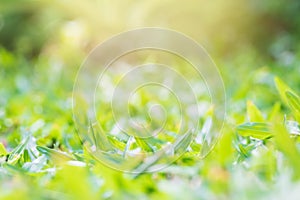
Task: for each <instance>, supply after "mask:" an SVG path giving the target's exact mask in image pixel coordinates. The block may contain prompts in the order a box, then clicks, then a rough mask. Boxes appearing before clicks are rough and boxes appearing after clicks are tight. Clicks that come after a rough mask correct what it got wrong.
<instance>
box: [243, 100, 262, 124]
mask: <svg viewBox="0 0 300 200" xmlns="http://www.w3.org/2000/svg"><path fill="white" fill-rule="evenodd" d="M247 115H248V119H249V121H250V122H264V121H265V120H264V117H263V115H262V113H261V112H260V110H259V109H258V108H257V107H256V106H255V105H254V103H253V102H252V101H247Z"/></svg>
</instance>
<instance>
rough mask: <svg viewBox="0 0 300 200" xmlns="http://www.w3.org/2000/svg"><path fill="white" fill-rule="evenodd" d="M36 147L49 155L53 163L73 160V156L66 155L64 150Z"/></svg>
mask: <svg viewBox="0 0 300 200" xmlns="http://www.w3.org/2000/svg"><path fill="white" fill-rule="evenodd" d="M36 149H37V150H38V151H39V152H40V153H42V154H44V155H46V156H47V157H49V158H50V159H51V160H52V161H53V162H54V163H55V164H61V163H64V162H67V161H70V160H74V158H73V157H72V156H70V155H68V154H67V153H65V152H62V151H57V150H54V149H49V148H47V147H42V146H37V147H36Z"/></svg>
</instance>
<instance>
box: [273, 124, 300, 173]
mask: <svg viewBox="0 0 300 200" xmlns="http://www.w3.org/2000/svg"><path fill="white" fill-rule="evenodd" d="M273 131H274V138H275V144H276V146H277V148H278V149H279V150H280V151H281V152H282V153H283V154H284V155H285V156H286V157H287V159H288V160H289V162H290V164H291V165H292V167H293V171H294V178H296V179H300V171H299V168H300V159H299V158H300V153H299V151H298V149H297V147H296V144H295V142H294V141H293V140H292V139H291V137H290V134H289V133H288V132H287V129H286V127H285V126H284V125H283V124H281V123H274V127H273Z"/></svg>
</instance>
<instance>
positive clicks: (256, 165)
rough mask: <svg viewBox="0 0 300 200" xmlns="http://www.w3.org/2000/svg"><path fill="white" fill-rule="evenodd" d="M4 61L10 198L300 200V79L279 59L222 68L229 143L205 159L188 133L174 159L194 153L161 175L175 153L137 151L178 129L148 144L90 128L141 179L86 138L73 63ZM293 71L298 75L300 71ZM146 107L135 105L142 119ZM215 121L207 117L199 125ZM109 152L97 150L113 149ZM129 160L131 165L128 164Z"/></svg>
mask: <svg viewBox="0 0 300 200" xmlns="http://www.w3.org/2000/svg"><path fill="white" fill-rule="evenodd" d="M237 60H238V58H237ZM0 65H1V66H3V67H1V68H0V79H1V80H2V81H1V87H0V185H1V187H0V197H1V199H21V198H22V199H120V198H122V199H285V198H289V199H297V197H299V195H300V194H299V191H300V190H299V189H300V185H299V179H300V170H299V168H300V160H299V157H300V152H299V147H300V146H299V137H298V136H299V134H300V125H299V123H300V98H299V96H298V94H299V91H295V90H293V89H291V88H293V87H294V88H296V89H297V87H295V86H297V85H299V79H297V76H296V77H294V78H292V79H291V80H286V81H288V82H289V83H290V84H291V85H292V87H289V86H288V84H287V83H285V82H284V81H283V80H281V79H280V78H278V77H277V76H276V74H277V75H281V74H284V73H283V72H284V70H285V69H281V68H280V67H276V62H275V63H272V65H274V66H273V67H272V68H271V67H261V68H257V69H255V70H254V71H252V72H251V73H248V72H242V73H241V72H238V73H241V74H243V75H242V77H232V76H231V72H230V71H231V70H235V68H233V69H230V68H229V70H228V71H225V70H224V71H222V74H223V77H224V80H225V85H226V90H227V91H226V92H227V95H228V96H229V98H228V108H227V110H228V111H227V118H226V122H225V125H224V129H223V130H224V132H223V135H222V137H221V139H220V140H219V142H218V143H217V145H216V147H215V148H214V150H213V151H212V152H211V153H210V154H209V155H208V156H207V157H205V158H204V159H201V158H200V157H199V156H197V155H198V154H199V150H200V149H201V148H203V146H204V145H205V144H203V143H201V142H199V143H193V144H192V145H190V144H189V142H186V141H189V137H190V136H191V135H192V134H188V135H186V137H179V140H180V141H179V142H178V145H177V146H176V147H175V149H173V151H174V152H173V154H174V156H175V155H176V151H178V152H182V151H185V150H186V149H187V151H186V153H184V154H183V155H182V156H180V157H179V158H178V159H175V161H174V162H172V163H171V164H170V165H169V166H168V167H166V168H163V169H161V170H160V171H157V172H154V173H144V172H145V171H147V170H149V169H151V168H152V169H153V168H155V167H157V166H159V164H160V163H161V162H165V161H166V160H168V159H169V158H168V156H166V155H165V154H155V157H151V159H145V158H144V157H142V156H136V157H130V152H131V151H133V150H135V149H138V148H140V149H141V151H142V152H144V153H151V152H157V151H158V149H160V148H161V147H163V144H165V143H166V142H168V141H170V142H174V141H175V138H176V128H174V127H173V126H171V128H172V127H173V128H174V132H170V133H169V134H167V135H165V136H163V137H156V138H152V139H139V138H137V137H136V138H134V137H128V136H126V135H122V134H121V133H117V134H109V135H98V134H97V130H96V129H95V130H94V129H93V125H92V124H91V126H90V127H91V131H92V132H94V136H95V137H94V140H99V138H97V137H100V139H101V141H104V140H105V141H106V143H108V144H109V145H112V146H113V149H110V150H108V152H109V153H108V158H109V159H111V160H112V162H114V163H118V165H119V166H124V168H126V169H135V170H136V171H137V172H138V173H137V174H130V173H129V174H128V173H123V172H120V171H117V170H114V169H112V168H109V167H107V166H105V165H104V164H102V163H101V162H99V161H98V160H97V158H95V157H94V156H92V155H91V154H90V153H89V151H88V148H89V147H88V146H86V144H82V143H81V142H80V140H79V138H78V135H77V134H76V129H75V125H74V122H73V119H72V104H71V103H72V101H71V96H72V86H73V85H72V84H73V77H74V75H75V72H74V70H72V69H71V67H70V68H59V66H55V65H52V64H49V60H48V59H47V58H42V57H41V58H40V59H37V60H34V61H28V60H26V59H24V58H22V57H21V56H17V55H14V54H11V53H9V52H8V51H5V50H3V49H2V50H1V52H0ZM20 66H22V67H20ZM55 67H56V68H55ZM236 70H241V69H236ZM289 70H290V72H289V73H291V74H293V73H298V72H297V68H296V67H292V68H290V69H289ZM281 77H282V78H283V79H284V78H285V77H286V76H281ZM288 77H293V76H292V75H291V76H288ZM236 81H238V87H236ZM141 95H142V97H143V98H144V99H147V98H150V97H148V96H147V94H144V93H143V94H141ZM200 96H201V95H200ZM145 102H147V101H146V100H144V101H141V103H140V104H137V105H138V106H136V107H134V105H131V106H132V107H131V109H132V110H133V111H135V112H136V113H139V114H140V113H142V115H143V113H144V111H143V107H144V106H146V105H145ZM168 103H169V102H166V105H168ZM172 115H176V112H175V113H173V114H172V113H171V117H170V119H169V120H170V122H172V120H174V119H177V118H176V116H172ZM101 120H103V121H101V125H102V126H103V127H102V128H103V129H106V130H110V129H111V128H113V127H114V122H113V118H112V116H110V115H107V116H106V117H105V118H104V119H103V118H102V119H101ZM145 120H147V117H145ZM209 121H210V115H209V112H208V114H206V115H203V117H202V118H201V119H200V124H201V125H204V124H205V123H209ZM202 131H209V129H208V130H202ZM101 144H103V143H101ZM102 146H103V147H101V146H99V147H98V148H100V149H101V148H103V150H104V149H105V145H102ZM120 149H121V150H122V151H121V152H118V151H117V150H120ZM105 150H107V149H105ZM102 156H103V155H102ZM125 157H127V158H128V157H129V158H130V159H128V160H129V161H128V160H126V162H125V163H124V158H125ZM171 157H172V156H171ZM122 162H123V163H122Z"/></svg>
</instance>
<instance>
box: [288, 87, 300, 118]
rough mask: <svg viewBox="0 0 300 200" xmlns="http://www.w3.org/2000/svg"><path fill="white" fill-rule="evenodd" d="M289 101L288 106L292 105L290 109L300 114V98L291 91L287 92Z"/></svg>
mask: <svg viewBox="0 0 300 200" xmlns="http://www.w3.org/2000/svg"><path fill="white" fill-rule="evenodd" d="M285 94H286V97H287V100H288V104H289V105H290V108H291V109H292V111H294V112H296V113H298V114H300V98H299V96H297V95H296V94H294V93H292V92H290V91H286V92H285Z"/></svg>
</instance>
